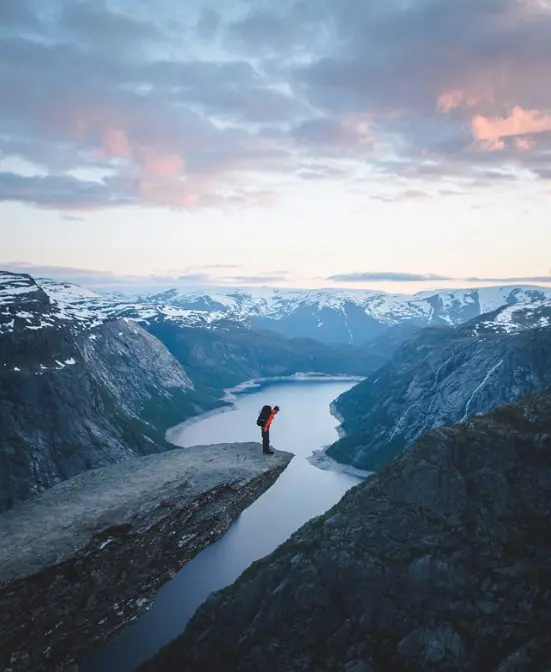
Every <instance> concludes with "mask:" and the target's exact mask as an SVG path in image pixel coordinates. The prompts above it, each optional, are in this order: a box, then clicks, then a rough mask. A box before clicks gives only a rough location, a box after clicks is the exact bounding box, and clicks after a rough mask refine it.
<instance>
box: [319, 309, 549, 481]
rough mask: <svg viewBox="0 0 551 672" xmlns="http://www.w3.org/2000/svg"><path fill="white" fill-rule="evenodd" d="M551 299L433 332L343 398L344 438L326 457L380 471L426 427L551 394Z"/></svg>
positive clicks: (399, 352)
mask: <svg viewBox="0 0 551 672" xmlns="http://www.w3.org/2000/svg"><path fill="white" fill-rule="evenodd" d="M547 315H551V301H547V302H541V303H539V304H538V303H536V304H533V305H532V304H530V305H526V304H524V305H519V306H518V307H517V306H515V307H506V308H502V309H500V310H498V311H495V312H494V313H492V314H490V315H485V316H483V317H481V318H477V319H475V320H474V321H472V322H469V323H467V324H465V325H462V326H460V327H456V328H450V327H429V328H427V329H424V330H422V331H420V332H419V333H418V334H417V335H416V336H414V337H413V338H412V339H411V340H410V341H409V342H407V343H406V344H405V345H403V346H402V347H401V348H400V349H398V350H397V352H396V353H395V355H394V357H393V358H392V359H391V360H390V362H388V363H387V364H385V365H384V366H383V367H382V368H381V369H379V370H378V371H376V372H375V373H374V374H372V375H371V376H369V377H368V378H367V379H366V380H365V381H363V382H362V383H360V384H359V385H357V386H356V387H354V388H353V389H352V390H350V391H348V392H346V393H345V394H343V395H342V396H341V397H339V398H338V399H337V400H336V402H335V409H336V411H337V412H338V413H339V414H340V416H341V417H342V418H343V424H342V430H343V433H344V436H343V437H342V438H341V439H340V440H339V441H337V442H336V443H335V444H333V445H332V446H331V447H330V448H329V449H328V450H327V455H328V456H330V457H332V458H333V459H335V460H337V461H338V462H342V463H346V464H352V465H353V466H355V467H358V468H360V469H367V470H376V469H379V468H380V467H381V466H382V465H384V464H385V463H386V462H387V461H388V460H389V459H391V458H392V457H394V456H395V455H397V454H398V453H399V452H401V451H402V450H404V449H405V448H407V447H408V446H409V445H411V443H412V442H413V441H414V440H415V439H416V438H417V437H418V436H420V435H421V434H422V433H423V432H424V431H425V430H426V429H430V428H433V427H439V426H442V425H450V424H453V423H455V422H459V421H462V420H466V419H467V418H469V417H471V416H472V415H474V414H476V413H479V412H483V411H487V410H489V409H491V408H494V407H496V406H499V405H501V404H504V403H509V402H513V401H516V400H518V399H519V398H520V397H521V396H522V395H525V394H533V393H536V392H543V391H547V390H551V327H547V326H545V327H543V326H539V325H542V324H548V323H549V318H548V317H546V316H547Z"/></svg>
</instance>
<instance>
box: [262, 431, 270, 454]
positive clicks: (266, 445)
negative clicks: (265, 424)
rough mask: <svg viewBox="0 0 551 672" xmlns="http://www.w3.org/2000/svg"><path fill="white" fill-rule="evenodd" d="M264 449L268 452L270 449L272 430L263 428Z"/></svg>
mask: <svg viewBox="0 0 551 672" xmlns="http://www.w3.org/2000/svg"><path fill="white" fill-rule="evenodd" d="M262 450H263V451H264V452H265V453H267V452H268V451H269V450H270V430H269V429H263V430H262Z"/></svg>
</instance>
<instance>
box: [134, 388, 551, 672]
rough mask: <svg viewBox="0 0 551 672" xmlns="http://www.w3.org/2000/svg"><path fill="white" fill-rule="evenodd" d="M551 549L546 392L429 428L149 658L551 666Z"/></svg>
mask: <svg viewBox="0 0 551 672" xmlns="http://www.w3.org/2000/svg"><path fill="white" fill-rule="evenodd" d="M550 553H551V397H533V398H531V399H526V400H524V401H523V402H522V403H521V404H519V405H517V406H506V407H502V408H500V409H497V410H495V411H493V412H491V413H490V414H488V415H487V416H483V417H477V418H476V419H474V420H473V421H472V422H468V423H466V424H464V425H458V426H456V427H453V428H445V429H438V430H433V431H430V432H428V433H426V434H425V435H424V436H423V437H422V438H421V439H420V440H419V441H418V442H417V443H416V444H415V446H413V447H412V448H411V449H410V450H409V451H407V452H405V453H403V454H402V455H401V456H400V457H398V458H396V459H395V460H394V461H392V462H391V463H390V464H389V465H387V466H386V467H385V468H384V469H382V470H381V471H380V472H379V473H378V474H376V475H375V476H373V477H371V478H369V479H368V480H367V481H366V482H364V483H362V484H360V485H358V486H356V487H355V488H353V489H351V490H350V491H349V492H348V493H346V494H345V495H344V497H343V498H342V500H341V501H340V502H339V503H338V504H337V505H335V506H334V507H332V509H330V510H329V511H328V512H327V513H326V514H324V515H323V516H320V517H319V518H316V519H314V520H312V521H310V522H309V523H307V524H306V525H304V526H303V527H302V528H301V529H300V530H298V531H297V532H296V533H295V534H294V535H293V536H292V537H291V538H290V539H289V540H288V541H287V542H286V543H284V544H282V545H281V546H280V547H279V548H278V549H277V550H276V551H274V552H273V553H272V554H271V555H269V556H267V557H266V558H263V559H262V560H260V561H258V562H255V563H254V564H253V565H252V566H251V567H250V568H249V569H248V570H246V571H245V572H244V573H243V574H242V575H241V577H240V578H239V579H238V580H237V581H236V582H235V583H234V584H233V585H232V586H230V587H228V588H225V589H224V590H222V591H219V592H217V593H215V594H214V595H212V596H211V597H210V598H209V599H208V600H207V602H206V603H205V604H204V605H203V606H201V607H200V608H199V609H198V611H197V612H196V614H195V616H194V617H193V619H192V620H191V621H190V623H189V624H188V627H187V629H186V631H185V632H184V634H183V635H182V636H180V638H178V639H177V640H175V641H174V642H172V643H171V644H170V645H168V646H167V647H165V648H164V649H163V650H161V651H160V652H159V654H158V655H157V656H156V657H155V658H154V659H152V660H151V661H150V662H149V663H148V664H146V665H145V666H144V667H143V668H142V669H143V670H144V671H147V672H153V671H156V670H159V671H161V670H162V671H163V672H172V671H174V672H176V670H178V672H180V671H181V670H186V672H200V671H201V672H203V671H204V670H218V669H220V670H222V669H223V670H225V672H232V671H233V670H235V671H237V670H239V672H256V671H257V670H270V671H271V670H274V671H275V670H286V671H288V672H299V671H300V672H307V671H308V672H321V671H322V670H331V671H335V672H337V671H339V672H341V671H344V672H377V671H379V670H380V671H385V672H387V671H388V672H390V671H394V670H404V671H407V670H419V671H420V670H423V671H425V670H438V671H439V672H445V671H448V670H449V671H455V670H468V671H473V672H474V671H476V672H487V671H488V670H499V672H513V671H514V672H531V671H533V670H545V669H549V666H550V665H551V572H550V568H549V557H550Z"/></svg>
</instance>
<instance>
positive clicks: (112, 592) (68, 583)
mask: <svg viewBox="0 0 551 672" xmlns="http://www.w3.org/2000/svg"><path fill="white" fill-rule="evenodd" d="M291 459H292V455H291V454H290V453H285V452H281V451H276V453H275V455H273V456H269V457H266V456H265V455H262V449H261V446H260V444H256V443H252V444H246V443H245V444H222V445H217V446H198V447H194V448H186V449H175V450H171V451H169V452H165V453H163V454H160V455H150V456H147V457H140V458H137V457H133V458H131V459H130V460H128V461H127V462H125V463H124V464H119V465H114V466H111V467H105V468H102V469H96V470H93V471H88V472H86V473H83V474H80V475H79V476H76V477H74V478H72V479H70V480H67V481H65V482H63V483H60V484H59V485H57V486H55V487H53V488H51V489H50V490H48V491H47V492H45V493H43V494H41V495H38V496H37V497H34V498H33V499H31V500H29V501H27V502H23V503H21V504H18V505H17V506H16V507H14V508H13V509H11V510H10V511H7V512H5V513H3V514H2V515H0V669H2V670H4V672H36V671H37V670H45V671H46V670H54V669H55V670H69V669H77V668H76V667H75V666H74V661H75V659H77V658H80V659H82V658H83V657H86V654H87V652H88V653H89V652H91V651H92V650H93V649H94V648H96V647H99V646H101V645H103V644H104V643H105V642H106V641H107V640H108V639H109V638H111V637H112V636H113V635H114V634H116V633H118V632H120V631H121V630H122V629H124V628H125V627H126V626H127V625H128V624H129V623H130V622H132V621H133V620H134V619H135V618H136V617H137V616H138V614H139V613H140V612H142V611H143V610H144V609H145V608H146V607H147V604H148V602H149V601H150V600H151V599H152V598H153V597H154V595H155V593H156V592H157V590H158V589H159V588H160V587H161V585H162V584H164V583H165V582H166V581H167V580H169V579H170V578H172V576H174V574H175V573H176V572H177V571H178V570H179V569H180V568H181V567H182V566H183V565H184V564H185V563H186V562H188V561H189V560H190V559H191V558H193V557H194V556H195V555H197V553H199V551H201V550H202V549H203V548H204V547H205V546H206V545H208V544H210V543H212V542H214V541H216V540H217V539H218V538H219V537H221V536H222V535H223V534H224V533H225V532H226V530H227V529H228V528H229V526H230V524H231V522H232V520H233V519H234V518H235V517H236V516H237V515H238V514H239V513H241V511H243V510H244V509H245V508H246V507H247V506H249V505H250V504H251V503H252V502H253V501H254V500H255V499H256V498H257V497H259V496H260V495H261V494H262V493H263V492H265V491H266V490H267V489H268V488H269V487H270V486H271V485H272V484H273V483H274V482H275V480H276V479H277V477H278V476H279V474H280V473H281V472H282V471H283V470H284V469H285V468H286V466H287V464H288V463H289V461H290V460H291ZM31 615H32V616H31Z"/></svg>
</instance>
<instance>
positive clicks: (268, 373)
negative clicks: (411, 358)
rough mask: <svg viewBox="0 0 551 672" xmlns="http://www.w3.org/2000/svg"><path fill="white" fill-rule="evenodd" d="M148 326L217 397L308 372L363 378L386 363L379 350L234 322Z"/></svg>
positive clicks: (206, 390)
mask: <svg viewBox="0 0 551 672" xmlns="http://www.w3.org/2000/svg"><path fill="white" fill-rule="evenodd" d="M146 328H147V330H148V331H149V333H150V334H152V335H153V336H155V337H156V338H158V339H159V340H160V341H161V342H162V343H164V344H165V345H166V347H167V348H168V350H169V351H170V352H171V353H172V354H173V355H174V357H175V358H176V359H177V360H178V361H179V362H180V364H182V366H183V367H184V369H185V371H186V373H187V374H188V375H189V377H190V378H191V380H192V381H193V383H194V385H195V387H196V389H197V390H198V391H199V390H200V391H202V392H204V393H205V394H208V395H209V396H210V397H212V398H217V399H218V398H220V397H221V396H222V391H223V390H224V389H227V388H230V387H234V386H236V385H239V384H240V383H243V382H245V381H248V380H253V379H258V378H268V377H277V376H291V375H293V374H296V373H311V372H315V373H323V374H328V375H339V374H348V375H357V376H366V375H368V374H369V373H371V372H373V371H375V370H376V369H377V368H378V367H379V366H381V365H382V364H384V363H385V362H386V357H383V356H380V355H379V354H378V353H377V352H367V351H366V350H364V349H361V348H355V347H353V346H350V345H346V344H345V345H337V344H327V343H320V342H319V341H314V340H312V339H306V338H289V339H288V338H285V337H283V336H280V335H279V334H276V333H274V332H270V331H261V330H258V329H250V328H247V327H244V326H237V325H234V324H232V325H231V326H229V327H228V328H223V327H219V328H217V329H198V328H193V327H182V326H178V325H177V324H175V323H173V322H167V321H164V320H163V321H158V322H155V323H151V324H149V325H147V326H146Z"/></svg>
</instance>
